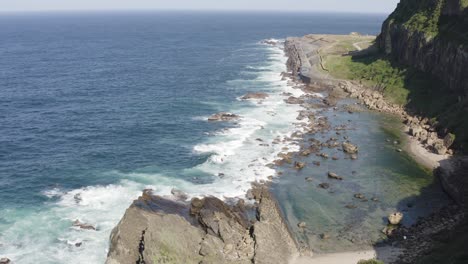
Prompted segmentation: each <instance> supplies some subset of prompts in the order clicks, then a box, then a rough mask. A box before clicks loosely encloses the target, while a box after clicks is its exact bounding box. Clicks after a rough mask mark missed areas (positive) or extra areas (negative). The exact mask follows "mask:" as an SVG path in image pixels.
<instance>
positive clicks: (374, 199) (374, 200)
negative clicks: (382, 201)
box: [371, 197, 379, 202]
mask: <svg viewBox="0 0 468 264" xmlns="http://www.w3.org/2000/svg"><path fill="white" fill-rule="evenodd" d="M371 201H373V202H378V201H379V198H376V197H372V198H371Z"/></svg>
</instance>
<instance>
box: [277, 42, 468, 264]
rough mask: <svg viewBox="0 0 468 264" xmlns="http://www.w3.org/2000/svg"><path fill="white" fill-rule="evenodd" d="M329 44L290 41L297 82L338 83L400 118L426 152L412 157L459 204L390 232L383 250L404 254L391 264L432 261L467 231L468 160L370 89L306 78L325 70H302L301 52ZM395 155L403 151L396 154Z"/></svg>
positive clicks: (423, 121) (448, 138)
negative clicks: (440, 247)
mask: <svg viewBox="0 0 468 264" xmlns="http://www.w3.org/2000/svg"><path fill="white" fill-rule="evenodd" d="M325 39H326V37H324V35H308V36H305V37H304V38H302V41H301V40H300V39H298V38H294V39H291V40H289V41H287V42H286V50H287V51H289V53H290V54H291V56H290V61H289V62H288V66H289V67H290V69H291V70H292V72H295V73H296V74H297V75H298V76H299V78H298V79H300V80H301V81H303V82H305V83H306V84H308V85H313V86H317V83H318V82H320V81H321V82H322V84H323V85H324V84H326V85H328V86H330V85H331V84H332V83H334V85H335V87H339V88H341V89H342V90H343V91H344V92H346V93H347V95H348V96H349V97H351V98H355V99H358V100H359V101H360V102H361V104H362V105H364V106H365V107H366V108H368V109H370V110H373V111H378V112H383V113H389V114H392V115H395V116H398V117H399V118H400V119H401V120H402V122H403V123H404V124H405V128H404V132H406V133H407V134H408V136H409V137H410V138H411V140H412V141H411V142H410V143H409V144H413V145H418V146H420V148H421V149H422V151H419V152H416V151H412V149H411V148H410V153H411V154H413V156H415V158H416V159H417V160H418V161H422V162H423V165H424V166H428V167H429V168H431V169H434V172H435V173H436V175H437V176H438V178H439V179H440V181H441V184H442V187H443V188H444V190H445V191H446V192H447V194H449V196H450V197H451V198H452V199H453V200H454V201H455V204H453V205H450V206H448V207H445V208H443V209H441V210H440V211H437V212H434V213H433V214H432V215H431V216H429V217H426V218H423V219H420V220H419V221H418V222H417V224H415V225H413V226H411V227H400V228H397V229H394V230H393V229H391V230H390V229H388V231H389V232H386V233H387V235H388V238H389V239H388V241H385V242H384V243H385V244H387V245H392V246H393V247H396V248H401V249H404V250H403V251H402V254H400V255H399V256H398V258H396V259H395V260H393V261H391V263H397V264H400V263H402V264H403V263H405V264H406V263H415V262H416V261H418V260H419V258H420V257H421V256H424V255H428V254H429V253H430V252H431V251H432V250H434V249H435V248H434V247H435V245H436V244H437V242H439V240H440V237H441V236H444V237H447V236H448V235H447V234H451V235H452V236H453V233H455V232H456V231H455V230H457V229H460V228H461V227H462V226H465V225H466V221H467V220H466V211H467V210H466V201H467V197H468V191H466V190H468V180H466V171H467V168H466V166H467V165H466V164H467V159H466V158H465V157H462V156H455V157H453V156H452V155H453V154H454V151H453V150H452V149H450V147H451V146H452V144H453V142H454V137H453V135H452V134H450V133H448V132H447V131H446V130H444V131H442V133H443V137H439V135H440V128H439V133H438V130H437V125H438V124H437V123H435V122H432V121H431V120H429V119H427V118H423V117H420V116H417V115H413V114H411V113H410V112H407V111H406V110H405V109H404V108H403V107H401V106H398V105H395V104H392V103H389V102H388V101H387V100H386V99H385V98H384V96H383V95H382V94H381V93H379V92H377V91H375V90H373V89H371V88H367V87H365V86H363V85H361V84H359V83H356V82H353V81H349V80H334V79H332V78H324V79H322V80H317V79H313V78H304V77H303V76H318V75H319V74H317V73H314V72H317V71H320V70H319V66H320V67H321V68H323V66H322V65H321V64H320V65H318V64H316V65H315V67H311V65H310V64H309V63H307V65H306V67H301V66H302V65H301V63H302V61H304V60H307V55H305V54H297V53H300V51H302V50H304V47H303V46H310V43H311V40H312V43H314V46H316V45H317V44H316V43H317V42H322V43H323V46H326V45H329V44H328V43H330V42H331V41H326V40H325ZM288 46H289V47H288ZM301 46H302V47H301ZM323 46H322V47H321V48H323ZM314 60H316V55H312V56H311V61H314ZM322 70H323V69H322ZM327 77H328V76H327ZM332 85H333V84H332ZM397 151H402V150H401V149H397ZM425 159H430V160H431V161H432V162H427V161H425ZM378 257H379V256H378Z"/></svg>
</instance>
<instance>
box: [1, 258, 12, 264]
mask: <svg viewBox="0 0 468 264" xmlns="http://www.w3.org/2000/svg"><path fill="white" fill-rule="evenodd" d="M0 264H11V260H10V259H9V258H1V259H0Z"/></svg>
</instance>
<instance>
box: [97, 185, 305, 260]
mask: <svg viewBox="0 0 468 264" xmlns="http://www.w3.org/2000/svg"><path fill="white" fill-rule="evenodd" d="M251 196H252V197H253V198H254V199H256V200H257V202H258V207H255V208H254V207H252V208H250V209H249V208H246V207H245V206H244V203H242V202H239V203H238V204H237V205H227V204H226V203H224V202H223V201H221V200H219V199H217V198H214V197H206V198H203V199H199V198H194V199H192V201H191V202H190V204H187V203H182V202H175V201H172V200H166V199H164V198H161V197H158V196H153V195H151V193H150V192H148V191H146V192H145V193H144V194H143V195H142V196H141V197H140V198H139V199H138V200H136V201H135V202H134V203H133V204H132V206H130V208H128V209H127V211H126V213H125V215H124V217H123V218H122V220H121V221H120V223H119V224H118V225H117V227H115V228H114V230H113V231H112V234H111V238H110V239H111V246H110V250H109V254H108V258H107V261H106V263H107V264H114V263H115V264H116V263H188V264H192V263H193V264H199V263H205V264H206V263H212V264H215V263H239V264H242V263H245V264H247V263H273V264H275V263H278V264H280V263H288V262H289V259H291V258H293V257H294V256H296V255H297V254H298V251H297V246H296V243H295V241H294V239H293V238H292V236H291V234H290V232H289V230H288V228H287V226H286V224H285V223H284V222H283V219H282V217H281V215H280V210H279V209H278V207H277V205H276V201H275V200H274V199H273V198H272V197H271V196H270V194H269V191H268V189H267V188H266V187H262V186H257V187H254V188H253V189H252V191H251ZM248 210H254V211H256V215H257V218H254V219H251V218H249V215H255V214H254V213H250V214H248V213H247V212H248Z"/></svg>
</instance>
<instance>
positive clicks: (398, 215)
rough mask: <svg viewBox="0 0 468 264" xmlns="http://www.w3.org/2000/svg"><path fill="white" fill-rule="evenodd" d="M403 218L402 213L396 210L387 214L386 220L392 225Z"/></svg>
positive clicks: (398, 222) (397, 223)
mask: <svg viewBox="0 0 468 264" xmlns="http://www.w3.org/2000/svg"><path fill="white" fill-rule="evenodd" d="M401 220H403V213H400V212H396V213H392V214H390V215H389V216H388V222H389V223H390V224H392V225H399V224H400V223H401Z"/></svg>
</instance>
